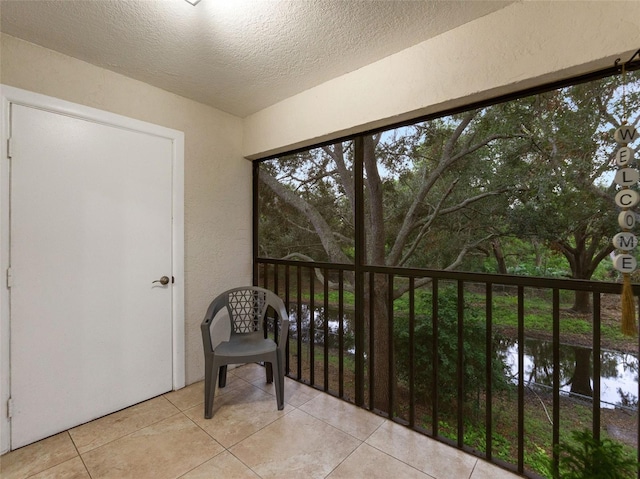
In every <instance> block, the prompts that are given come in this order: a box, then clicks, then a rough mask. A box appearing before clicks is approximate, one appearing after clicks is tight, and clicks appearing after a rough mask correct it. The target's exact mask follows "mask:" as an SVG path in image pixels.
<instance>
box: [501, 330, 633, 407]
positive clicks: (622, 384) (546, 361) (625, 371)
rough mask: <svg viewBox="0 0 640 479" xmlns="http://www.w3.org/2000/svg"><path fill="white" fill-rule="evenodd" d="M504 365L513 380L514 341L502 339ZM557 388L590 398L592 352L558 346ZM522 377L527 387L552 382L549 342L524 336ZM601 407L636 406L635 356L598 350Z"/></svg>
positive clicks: (550, 345) (516, 357)
mask: <svg viewBox="0 0 640 479" xmlns="http://www.w3.org/2000/svg"><path fill="white" fill-rule="evenodd" d="M503 347H504V348H505V352H506V360H507V365H508V366H509V370H510V371H511V374H512V378H513V381H514V382H517V374H518V343H517V342H516V341H506V340H505V341H504V342H503ZM559 365H560V390H561V391H563V392H564V393H565V394H567V395H571V396H575V397H581V398H584V399H591V398H593V354H592V350H591V349H589V348H584V347H580V346H570V345H563V344H561V345H560V361H559ZM524 380H525V384H526V385H529V386H537V387H540V388H550V387H551V386H552V385H553V344H552V343H551V342H550V341H543V340H540V339H532V338H528V339H525V344H524ZM600 401H601V407H604V408H613V407H624V408H630V409H637V407H638V358H637V357H636V356H634V355H632V354H625V353H620V352H617V351H602V352H601V360H600Z"/></svg>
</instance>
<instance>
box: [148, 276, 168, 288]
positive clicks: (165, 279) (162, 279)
mask: <svg viewBox="0 0 640 479" xmlns="http://www.w3.org/2000/svg"><path fill="white" fill-rule="evenodd" d="M151 283H152V284H153V283H160V284H161V285H163V286H164V285H165V284H169V277H168V276H163V277H162V278H160V279H156V280H155V281H152V282H151Z"/></svg>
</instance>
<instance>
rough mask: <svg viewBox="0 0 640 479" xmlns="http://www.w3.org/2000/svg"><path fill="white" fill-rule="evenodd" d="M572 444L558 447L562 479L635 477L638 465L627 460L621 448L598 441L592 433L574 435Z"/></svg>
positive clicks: (616, 444) (618, 478)
mask: <svg viewBox="0 0 640 479" xmlns="http://www.w3.org/2000/svg"><path fill="white" fill-rule="evenodd" d="M571 437H572V439H573V442H563V443H561V444H560V445H559V446H558V447H557V451H558V455H559V456H558V457H559V460H558V469H559V472H560V477H562V479H626V478H634V477H637V476H638V462H637V461H636V460H635V459H634V458H632V457H630V456H628V455H627V454H626V453H625V451H624V448H623V446H622V444H620V443H618V442H616V441H612V440H611V439H600V440H597V439H595V438H594V437H593V435H592V434H591V431H589V430H588V429H585V430H583V431H573V432H572V433H571Z"/></svg>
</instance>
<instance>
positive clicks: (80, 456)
mask: <svg viewBox="0 0 640 479" xmlns="http://www.w3.org/2000/svg"><path fill="white" fill-rule="evenodd" d="M69 431H70V429H67V434H68V435H69V439H71V444H73V447H74V449H75V450H76V453H77V454H78V457H79V458H80V460H81V461H82V465H83V466H84V470H85V471H87V475H88V476H89V478H90V479H92V478H93V476H92V475H91V472H90V471H89V467H87V463H86V462H84V457H82V454H80V451H79V450H78V446H77V445H76V442H75V441H74V440H73V436H71V433H70V432H69Z"/></svg>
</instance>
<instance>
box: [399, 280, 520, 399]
mask: <svg viewBox="0 0 640 479" xmlns="http://www.w3.org/2000/svg"><path fill="white" fill-rule="evenodd" d="M416 311H417V314H416V324H415V333H414V341H415V356H414V358H415V368H414V374H415V385H416V389H417V392H418V394H420V395H424V397H426V398H428V399H429V398H431V399H433V396H432V395H433V392H434V389H433V388H432V384H433V377H434V376H433V374H434V373H433V350H432V344H433V321H432V317H431V311H432V298H431V295H430V294H421V295H419V296H418V298H417V300H416ZM394 327H395V344H394V346H395V359H396V373H397V376H398V378H399V379H400V380H403V381H408V379H409V352H410V351H409V319H408V317H407V316H406V315H398V317H397V318H396V320H395V322H394ZM437 328H438V338H437V339H438V352H437V358H438V359H437V361H438V387H437V388H436V390H437V391H438V394H439V396H438V399H439V401H440V406H441V408H442V409H446V408H448V407H453V406H454V404H455V403H456V401H457V392H458V386H457V381H456V378H457V361H458V312H457V295H456V293H455V291H453V290H444V291H441V292H440V294H439V295H438V318H437ZM485 340H486V326H485V323H484V321H483V320H482V319H481V318H480V316H479V315H478V313H477V310H476V309H475V308H473V307H472V306H471V305H466V307H465V314H464V366H463V367H464V399H465V400H467V399H469V398H473V397H476V396H477V394H478V393H479V392H481V391H484V390H485V389H486V384H485V374H486V373H485V371H486V354H485V351H486V347H485ZM494 341H496V342H497V339H495V338H494ZM496 349H497V348H496ZM496 349H494V351H496ZM491 362H492V367H493V388H494V390H496V391H497V390H500V389H505V388H506V387H507V386H508V383H507V380H506V379H505V378H506V374H505V371H506V368H507V366H506V364H505V359H504V357H501V356H500V355H499V353H498V352H495V353H494V357H493V358H491Z"/></svg>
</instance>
